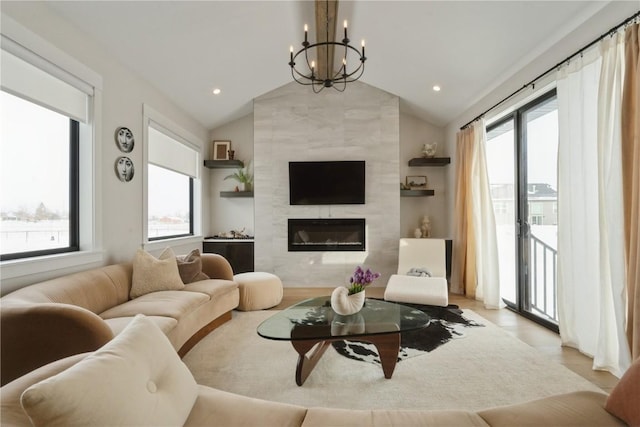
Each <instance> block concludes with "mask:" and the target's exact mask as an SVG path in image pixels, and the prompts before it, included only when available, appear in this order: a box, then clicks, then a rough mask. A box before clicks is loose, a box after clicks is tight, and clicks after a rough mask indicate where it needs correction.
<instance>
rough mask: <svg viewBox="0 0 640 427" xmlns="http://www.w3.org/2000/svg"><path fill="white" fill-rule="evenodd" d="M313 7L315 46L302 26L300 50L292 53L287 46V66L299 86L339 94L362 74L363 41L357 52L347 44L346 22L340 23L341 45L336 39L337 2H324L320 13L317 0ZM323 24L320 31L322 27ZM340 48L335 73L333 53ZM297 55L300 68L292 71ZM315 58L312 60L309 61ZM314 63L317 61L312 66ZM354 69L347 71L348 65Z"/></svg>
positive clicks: (314, 90)
mask: <svg viewBox="0 0 640 427" xmlns="http://www.w3.org/2000/svg"><path fill="white" fill-rule="evenodd" d="M315 4H316V27H317V28H316V38H317V41H316V43H313V44H311V43H309V41H308V30H309V27H308V26H307V24H305V25H304V41H303V42H302V49H300V50H299V51H298V52H296V53H294V52H293V46H291V47H289V66H290V67H291V76H292V77H293V80H295V81H296V82H297V83H300V84H301V85H305V86H311V88H312V89H313V92H314V93H319V92H320V91H322V89H324V88H325V87H332V88H334V89H335V90H337V91H339V92H343V91H344V90H345V89H346V87H347V83H351V82H355V81H356V80H358V79H359V78H360V77H361V76H362V73H364V62H365V61H366V60H367V58H366V57H365V56H364V40H362V50H361V51H360V50H358V49H356V48H355V47H353V46H351V45H350V44H349V42H350V40H349V37H348V36H347V21H346V20H345V21H344V38H343V39H342V41H341V42H337V41H335V40H336V18H337V15H338V2H337V1H326V2H325V5H324V6H325V7H324V10H323V8H322V4H321V2H319V1H316V2H315ZM323 24H324V28H323ZM338 49H344V53H342V54H341V55H339V56H340V59H339V60H341V64H339V66H340V68H338V70H337V71H336V69H335V67H334V58H336V57H337V55H336V56H334V51H336V50H338ZM298 56H300V58H301V61H300V62H301V63H302V67H299V68H296V59H297V58H298ZM314 58H315V60H313V59H314ZM316 60H317V61H318V62H317V63H316ZM353 64H357V67H356V68H355V69H352V70H351V71H349V69H348V67H349V65H352V66H354V65H353Z"/></svg>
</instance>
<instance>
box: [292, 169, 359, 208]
mask: <svg viewBox="0 0 640 427" xmlns="http://www.w3.org/2000/svg"><path fill="white" fill-rule="evenodd" d="M364 171H365V162H364V160H345V161H324V162H289V203H290V204H292V205H363V204H364V189H365V185H364V184H365V173H364Z"/></svg>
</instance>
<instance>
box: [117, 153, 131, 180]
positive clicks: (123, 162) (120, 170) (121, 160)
mask: <svg viewBox="0 0 640 427" xmlns="http://www.w3.org/2000/svg"><path fill="white" fill-rule="evenodd" d="M115 169H116V176H117V177H118V179H119V180H120V181H122V182H129V181H131V180H132V179H133V172H134V170H133V161H132V160H131V159H130V158H128V157H125V156H120V157H118V158H117V159H116V164H115Z"/></svg>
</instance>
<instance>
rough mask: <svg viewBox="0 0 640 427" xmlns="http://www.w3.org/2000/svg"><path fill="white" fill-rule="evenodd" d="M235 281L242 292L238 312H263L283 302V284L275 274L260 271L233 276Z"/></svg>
mask: <svg viewBox="0 0 640 427" xmlns="http://www.w3.org/2000/svg"><path fill="white" fill-rule="evenodd" d="M233 281H234V282H236V283H237V284H238V288H239V290H240V303H239V304H238V307H237V308H238V310H241V311H251V310H263V309H265V308H271V307H273V306H276V305H278V304H280V302H281V301H282V292H283V291H282V282H281V281H280V278H279V277H278V276H276V275H275V274H271V273H263V272H258V271H256V272H250V273H239V274H236V275H234V276H233Z"/></svg>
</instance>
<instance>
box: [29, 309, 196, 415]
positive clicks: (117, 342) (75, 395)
mask: <svg viewBox="0 0 640 427" xmlns="http://www.w3.org/2000/svg"><path fill="white" fill-rule="evenodd" d="M197 395H198V385H197V384H196V382H195V380H194V379H193V376H192V375H191V372H189V369H188V368H187V367H186V365H185V364H184V363H182V361H181V360H180V358H179V357H178V355H177V353H176V352H175V350H174V349H173V347H172V346H171V343H170V342H169V340H168V339H167V337H166V336H165V335H164V334H163V333H162V332H161V331H160V329H159V328H158V327H157V326H156V325H155V324H154V323H153V321H151V320H150V319H148V318H146V317H145V316H144V315H138V316H136V317H135V318H134V319H133V320H132V321H131V323H130V324H129V325H128V326H127V327H126V328H125V329H124V330H123V331H122V332H121V333H120V334H118V335H117V336H116V337H115V338H114V339H113V340H111V341H110V342H108V343H107V344H105V345H104V346H103V347H102V348H100V349H99V350H97V351H96V352H95V353H94V354H92V355H90V356H88V357H87V358H85V359H83V360H82V361H80V362H78V363H77V364H76V365H74V366H72V367H70V368H69V369H67V370H66V371H63V372H61V373H59V374H57V375H55V376H53V377H50V378H47V379H46V380H44V381H41V382H40V383H37V384H34V385H32V386H31V387H29V388H28V389H27V390H25V391H24V393H23V394H22V398H21V403H22V407H23V408H24V410H25V412H26V413H27V415H29V418H31V422H32V423H33V425H34V426H36V427H38V426H49V427H53V426H101V427H102V426H182V425H183V424H184V422H185V421H186V420H187V418H188V416H189V414H190V412H191V408H192V407H193V404H194V403H195V401H196V398H197Z"/></svg>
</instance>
